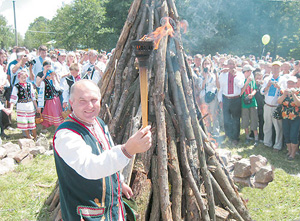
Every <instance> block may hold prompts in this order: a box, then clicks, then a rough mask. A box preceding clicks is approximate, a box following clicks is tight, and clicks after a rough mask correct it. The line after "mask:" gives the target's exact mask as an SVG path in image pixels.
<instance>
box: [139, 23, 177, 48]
mask: <svg viewBox="0 0 300 221" xmlns="http://www.w3.org/2000/svg"><path fill="white" fill-rule="evenodd" d="M170 21H173V20H172V19H171V18H169V17H164V18H162V20H161V23H162V26H160V27H158V28H157V29H156V30H155V31H154V32H152V33H151V34H149V35H144V36H143V37H142V38H141V39H140V40H141V41H154V50H156V49H157V48H158V45H159V42H160V40H161V39H162V38H163V37H165V36H168V35H169V36H171V37H173V36H174V28H173V26H172V25H171V23H170Z"/></svg>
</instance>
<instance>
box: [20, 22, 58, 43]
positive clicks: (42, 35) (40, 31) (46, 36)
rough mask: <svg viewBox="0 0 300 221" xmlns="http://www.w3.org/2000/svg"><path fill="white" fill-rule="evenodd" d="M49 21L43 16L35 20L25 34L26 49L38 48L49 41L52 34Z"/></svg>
mask: <svg viewBox="0 0 300 221" xmlns="http://www.w3.org/2000/svg"><path fill="white" fill-rule="evenodd" d="M50 30H51V26H50V21H49V20H48V19H46V18H45V17H43V16H40V17H38V18H36V19H35V20H34V21H33V22H32V23H31V24H30V25H29V28H28V30H27V31H26V33H25V39H24V44H25V46H26V47H27V48H29V49H32V48H38V47H39V46H40V45H42V44H46V43H47V42H48V41H50V40H51V38H52V36H53V34H51V33H49V32H50Z"/></svg>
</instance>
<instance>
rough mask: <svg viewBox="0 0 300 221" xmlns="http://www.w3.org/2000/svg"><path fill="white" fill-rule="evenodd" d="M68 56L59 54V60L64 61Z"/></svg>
mask: <svg viewBox="0 0 300 221" xmlns="http://www.w3.org/2000/svg"><path fill="white" fill-rule="evenodd" d="M66 57H67V56H66V55H59V56H58V60H59V62H60V63H64V62H65V60H66Z"/></svg>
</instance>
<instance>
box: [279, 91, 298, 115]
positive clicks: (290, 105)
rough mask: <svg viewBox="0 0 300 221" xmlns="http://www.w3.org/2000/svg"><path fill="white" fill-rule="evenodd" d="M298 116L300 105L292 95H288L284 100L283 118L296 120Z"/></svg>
mask: <svg viewBox="0 0 300 221" xmlns="http://www.w3.org/2000/svg"><path fill="white" fill-rule="evenodd" d="M297 94H299V92H298V93H297ZM298 116H299V107H297V106H296V104H295V102H294V100H293V97H292V96H291V95H288V96H286V97H285V99H284V100H283V102H282V118H283V119H289V120H294V119H295V118H296V117H298Z"/></svg>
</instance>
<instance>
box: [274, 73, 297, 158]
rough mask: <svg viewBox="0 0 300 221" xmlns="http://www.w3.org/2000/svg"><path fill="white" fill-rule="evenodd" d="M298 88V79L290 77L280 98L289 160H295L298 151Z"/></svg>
mask: <svg viewBox="0 0 300 221" xmlns="http://www.w3.org/2000/svg"><path fill="white" fill-rule="evenodd" d="M296 87H297V78H296V77H295V76H289V77H288V79H287V88H286V89H285V90H284V91H282V93H281V96H280V97H279V98H278V103H279V104H282V112H281V113H282V118H283V119H282V128H283V136H284V141H285V143H286V146H287V149H288V154H287V156H288V160H294V158H295V155H296V152H297V150H298V135H299V127H300V117H299V106H300V97H299V95H300V94H299V93H300V91H299V89H296Z"/></svg>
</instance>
